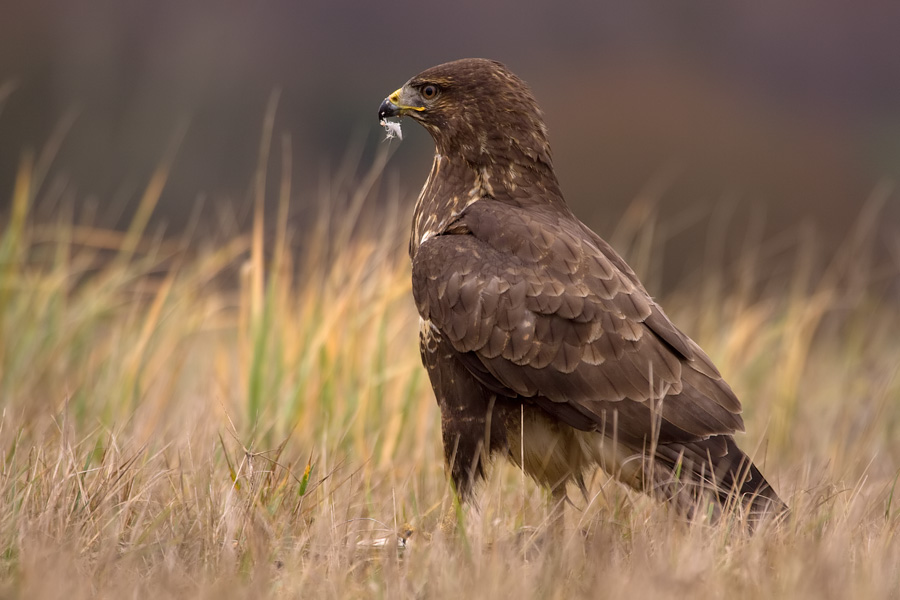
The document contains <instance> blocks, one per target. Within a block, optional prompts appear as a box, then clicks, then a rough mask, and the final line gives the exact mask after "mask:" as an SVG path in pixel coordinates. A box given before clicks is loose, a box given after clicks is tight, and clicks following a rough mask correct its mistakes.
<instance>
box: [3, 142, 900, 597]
mask: <svg viewBox="0 0 900 600" xmlns="http://www.w3.org/2000/svg"><path fill="white" fill-rule="evenodd" d="M381 158H383V156H382V157H381ZM381 158H380V159H379V160H381ZM377 176H378V165H376V169H375V170H374V171H373V173H372V175H371V177H370V178H369V179H367V180H364V181H363V184H362V185H361V187H360V189H350V190H345V191H346V197H344V199H343V200H344V204H343V206H344V207H345V208H346V210H341V211H336V210H334V211H323V212H322V216H321V217H320V222H319V225H318V226H317V227H314V228H311V229H310V230H309V231H310V233H308V234H306V236H305V237H304V238H303V239H300V240H297V239H292V235H294V234H292V233H291V232H290V231H289V230H288V228H287V227H286V226H285V223H287V222H288V219H287V218H286V215H287V209H288V202H287V198H289V197H290V194H291V190H290V180H289V178H287V177H282V180H281V182H280V187H281V190H280V193H279V198H278V204H279V207H280V208H279V210H278V212H277V214H274V215H263V212H262V208H261V207H262V196H263V193H264V192H263V190H265V189H266V184H265V181H264V177H263V171H260V174H259V176H258V179H257V181H256V186H255V190H256V191H255V207H256V212H255V217H254V225H253V228H252V231H251V232H250V233H248V234H247V235H241V234H237V233H233V234H232V233H230V232H231V228H225V229H227V231H226V232H225V233H222V234H221V235H219V236H209V237H207V238H204V239H198V238H197V237H196V236H192V235H191V234H190V233H188V234H186V235H184V236H179V237H178V238H177V239H167V238H165V237H164V236H154V235H152V234H151V233H150V232H148V231H147V228H146V225H147V222H148V219H149V216H150V214H151V213H152V211H153V208H154V205H155V204H156V201H157V199H158V197H159V192H160V190H161V189H162V186H163V184H164V181H165V177H166V166H165V165H163V166H161V167H160V170H159V171H158V172H157V173H156V175H155V176H154V177H153V179H152V180H151V182H150V184H149V185H148V186H147V189H146V192H145V195H144V198H143V200H142V202H141V206H140V209H139V210H138V212H137V215H136V216H135V218H134V221H133V222H132V225H131V228H130V229H129V230H128V231H127V232H124V233H117V232H114V231H109V230H104V229H98V228H96V227H93V226H92V225H91V223H90V220H85V219H84V218H83V217H81V216H78V215H77V214H76V213H75V211H72V210H66V209H65V208H64V207H57V209H56V210H54V211H53V212H52V213H51V214H53V215H54V216H53V217H52V218H48V217H46V216H44V217H36V216H34V214H35V212H36V209H35V201H34V198H35V197H36V196H37V195H38V192H39V189H40V186H41V185H42V181H43V179H44V177H45V170H44V169H43V168H42V162H41V161H40V160H38V161H35V162H32V161H30V160H28V159H27V158H26V159H25V160H23V161H22V166H21V168H20V170H19V177H18V180H17V183H16V188H15V190H14V192H13V198H12V210H11V212H10V213H9V214H8V215H7V218H6V220H5V221H4V222H3V223H2V233H0V235H2V237H0V407H2V414H0V498H2V500H0V596H2V597H23V598H55V597H60V598H62V597H65V598H96V597H108V598H120V597H154V598H165V597H184V596H188V597H211V598H217V599H221V598H230V597H253V598H259V597H279V598H280V597H328V598H332V597H366V598H368V597H383V598H444V597H453V598H469V597H478V598H494V597H500V598H504V597H513V598H522V599H524V598H572V597H605V596H609V597H623V596H626V595H628V596H631V597H635V598H644V597H647V598H655V597H687V596H691V597H701V598H724V597H728V598H769V597H783V598H877V597H897V596H898V595H900V540H898V534H900V502H898V501H896V500H895V499H894V492H895V484H896V482H897V478H898V469H900V375H898V365H900V310H898V307H897V305H896V296H895V297H894V299H893V300H892V301H891V300H888V299H886V298H888V296H885V295H883V294H882V290H883V288H885V287H886V286H885V285H884V284H885V282H886V281H889V280H891V279H893V280H896V278H897V276H898V273H897V270H896V268H894V269H893V271H892V269H891V268H890V267H875V266H874V265H873V263H872V261H871V260H870V252H869V249H868V246H869V245H870V243H871V236H870V235H869V234H870V232H871V231H872V222H874V221H875V220H876V219H877V217H878V203H879V202H878V199H877V197H876V198H875V200H873V201H872V202H870V203H869V204H867V205H866V206H867V207H868V208H865V209H863V212H862V214H861V217H860V222H859V224H858V226H857V228H856V229H855V230H854V232H853V234H852V235H851V236H850V237H849V238H848V239H847V241H846V242H845V244H844V246H843V248H842V250H841V251H840V252H839V253H838V255H837V257H836V258H835V259H834V260H833V261H832V262H831V263H830V264H829V265H828V266H827V267H826V268H825V269H824V270H820V269H816V268H814V267H813V266H812V265H813V264H814V263H815V260H816V257H815V253H814V251H812V250H810V249H809V248H810V246H808V245H805V244H803V243H788V244H784V245H781V246H779V245H778V244H777V243H776V244H774V246H773V245H768V246H766V245H763V244H749V245H748V247H747V249H746V250H745V251H744V252H743V253H742V255H741V257H740V260H739V261H738V262H737V263H735V264H729V265H721V264H716V262H715V261H710V263H709V264H708V265H706V266H705V268H704V271H703V272H702V273H698V275H697V279H696V280H695V281H693V282H691V284H690V285H688V284H685V285H684V286H683V288H682V289H680V290H675V291H673V292H672V293H671V294H668V295H667V297H665V298H662V302H663V304H664V306H666V309H667V311H668V312H669V314H670V316H672V317H673V319H674V320H675V321H676V322H677V323H678V324H679V325H680V326H681V327H682V328H683V329H684V330H685V331H686V332H688V333H689V334H690V335H692V336H693V337H694V338H695V339H697V340H698V341H699V342H700V344H701V345H702V346H703V347H704V348H706V349H707V351H708V352H709V354H710V355H711V356H712V357H713V359H714V360H715V362H716V363H717V364H718V365H719V367H720V369H721V370H722V372H723V373H724V374H725V376H726V378H727V379H728V380H729V381H730V382H731V384H732V386H733V387H734V388H735V390H736V391H737V392H738V395H739V396H740V397H741V398H742V399H743V402H744V407H745V417H746V423H747V432H748V433H747V434H746V435H743V436H741V439H740V443H741V444H742V445H743V446H744V447H745V448H747V449H748V450H750V451H752V452H753V454H755V456H756V459H757V462H758V463H759V464H761V465H762V468H763V470H764V472H765V473H766V474H767V476H768V478H769V480H770V481H772V482H773V484H774V485H775V487H776V489H778V490H779V492H780V494H781V496H782V497H783V498H785V499H786V500H787V501H788V502H789V504H790V505H791V506H792V509H793V511H792V513H791V517H790V519H789V520H787V521H786V522H785V523H783V524H781V525H780V526H778V527H771V528H768V529H764V530H762V531H760V532H758V533H757V534H756V535H753V536H748V535H746V534H745V533H743V532H742V530H740V529H739V528H735V527H731V526H729V525H728V524H727V523H726V524H723V525H721V526H716V527H710V526H707V525H702V524H694V525H691V524H688V523H684V522H683V521H681V520H680V519H679V518H678V517H677V515H674V514H673V513H672V512H671V511H669V510H667V509H666V507H665V506H664V505H661V504H659V503H657V502H654V501H652V500H650V499H647V498H644V497H642V496H639V495H636V494H634V493H632V492H630V491H627V490H625V489H623V488H622V487H620V486H618V485H617V484H616V483H614V482H611V481H608V480H607V479H606V478H605V477H603V476H602V474H598V475H597V476H596V477H595V478H594V480H593V481H591V482H590V489H591V498H590V500H589V501H588V502H585V501H584V500H583V499H581V498H580V495H577V494H576V493H573V490H570V497H571V498H572V500H573V504H574V506H573V507H567V515H566V526H565V528H564V531H562V532H558V531H557V532H554V535H553V536H549V537H548V536H546V535H544V533H545V529H546V524H545V518H546V516H547V497H546V495H545V493H544V492H542V491H541V490H540V489H538V488H536V487H535V485H534V484H533V483H532V482H530V481H528V480H525V479H523V478H522V477H521V475H520V473H519V472H517V471H515V470H514V469H513V468H511V467H509V466H508V465H505V464H503V465H498V466H497V468H495V469H494V470H493V473H492V476H491V477H490V479H489V481H488V482H487V484H486V485H485V487H484V489H483V490H482V494H481V501H480V510H479V511H477V512H473V511H470V512H468V513H466V514H465V515H464V529H463V530H464V534H462V535H458V536H455V537H447V536H445V535H442V533H441V530H440V527H439V522H440V518H441V515H442V514H443V513H444V511H447V510H449V509H450V508H451V496H450V494H449V492H448V488H447V485H446V482H445V479H444V475H443V465H442V457H441V450H440V432H439V419H438V414H437V407H436V405H435V402H434V399H433V396H432V393H431V390H430V387H429V385H428V382H427V378H426V376H425V374H424V371H423V369H422V367H421V365H420V362H419V357H418V349H417V332H418V317H417V315H416V312H415V307H414V306H413V303H412V299H411V294H410V283H409V266H408V258H407V257H406V253H405V241H406V235H407V234H406V223H407V221H408V215H409V212H410V210H411V207H409V206H402V207H400V206H393V205H392V206H388V207H386V208H384V209H382V210H381V212H380V213H379V214H373V213H372V212H371V211H369V212H366V210H367V209H366V208H365V206H364V204H365V202H364V200H365V196H366V189H367V188H366V186H368V185H370V184H371V182H372V178H374V177H377ZM879 193H880V192H879V191H876V194H875V195H876V196H878V195H879ZM331 200H333V199H329V201H331ZM644 209H646V206H644V207H642V206H641V205H636V208H635V209H634V210H633V211H632V213H630V214H629V215H628V217H627V218H626V220H625V221H623V222H625V223H631V225H630V226H628V227H623V228H621V229H620V230H619V232H618V235H617V241H616V245H617V246H618V247H619V248H620V250H622V251H623V252H624V253H625V254H626V256H627V257H628V258H629V259H630V260H632V261H633V262H634V263H635V266H636V267H637V268H638V270H639V271H640V272H641V273H643V274H645V275H647V276H648V277H650V278H651V280H652V274H653V272H654V268H655V265H657V262H656V261H657V259H658V257H659V252H660V247H659V246H660V244H661V242H660V240H662V239H664V237H665V236H664V235H661V234H660V224H658V223H655V221H654V219H653V215H652V211H649V210H644ZM359 215H364V216H365V218H362V217H360V216H359ZM267 225H268V226H267ZM788 239H793V238H792V237H791V236H788ZM298 247H299V248H303V249H304V250H303V251H302V252H289V251H288V248H298ZM764 247H769V248H772V247H775V248H776V250H775V251H776V252H777V253H778V254H777V255H775V256H773V255H766V254H764V253H763V248H764ZM898 249H900V248H898ZM775 259H778V261H777V262H778V263H779V264H781V265H783V267H784V269H785V270H786V271H787V272H789V273H791V275H790V276H789V277H788V278H786V279H785V278H781V279H777V281H780V282H781V283H780V284H767V283H766V282H767V281H771V278H770V277H769V276H768V275H769V273H764V272H763V271H764V269H763V268H762V266H761V265H765V264H772V262H773V261H774V260H775ZM784 281H788V284H787V285H784V284H783V283H784ZM892 302H893V303H892ZM409 531H412V534H411V535H409ZM397 532H400V534H401V535H402V536H403V537H404V538H406V540H405V542H404V544H401V545H402V547H400V548H398V536H397ZM385 540H386V541H385Z"/></svg>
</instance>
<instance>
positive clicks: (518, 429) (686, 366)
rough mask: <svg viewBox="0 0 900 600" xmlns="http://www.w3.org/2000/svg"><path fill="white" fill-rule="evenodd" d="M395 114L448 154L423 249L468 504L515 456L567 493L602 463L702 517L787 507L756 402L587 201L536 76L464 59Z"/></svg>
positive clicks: (422, 302) (418, 88)
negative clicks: (745, 435) (750, 432)
mask: <svg viewBox="0 0 900 600" xmlns="http://www.w3.org/2000/svg"><path fill="white" fill-rule="evenodd" d="M378 117H379V119H381V120H382V122H383V121H384V119H385V118H388V117H411V118H412V119H413V120H415V121H416V122H418V123H419V124H421V125H422V126H423V127H425V129H427V130H428V132H429V133H430V134H431V136H432V138H434V143H435V147H436V148H435V155H434V163H433V165H432V167H431V173H430V174H429V176H428V179H427V180H426V182H425V187H424V188H423V189H422V193H421V194H420V195H419V198H418V201H417V203H416V207H415V214H414V217H413V224H412V236H411V238H410V243H409V254H410V257H411V259H412V280H413V294H414V296H415V302H416V306H417V307H418V310H419V314H420V315H421V317H422V320H421V330H420V348H421V353H422V362H423V363H424V365H425V367H426V369H427V370H428V375H429V377H430V379H431V384H432V387H433V388H434V393H435V396H436V397H437V402H438V404H439V405H440V410H441V426H442V431H443V442H444V452H445V457H446V461H447V465H448V469H449V472H450V476H451V478H452V481H453V483H454V485H455V487H456V490H457V493H458V494H459V496H460V498H461V499H462V500H463V501H466V500H469V499H471V496H472V492H473V486H474V484H475V483H476V482H477V481H478V480H479V479H480V478H482V477H483V475H484V468H485V465H486V463H487V462H488V461H489V459H490V457H491V456H492V455H493V454H495V453H501V454H504V455H506V456H507V457H508V458H509V459H510V460H512V461H513V462H514V463H515V464H517V465H518V466H520V467H521V468H523V469H524V470H525V472H526V473H528V474H529V475H530V476H531V477H533V478H534V479H535V480H536V481H538V482H539V483H541V484H543V485H545V486H547V487H549V488H550V489H551V490H552V491H553V493H554V496H555V497H556V498H557V499H559V500H561V499H562V498H564V497H565V488H566V484H567V483H568V482H569V481H573V482H574V483H576V484H577V485H579V486H580V487H581V488H582V490H583V491H584V487H585V486H584V480H583V475H584V474H585V473H586V472H589V470H590V469H593V468H595V467H596V466H599V467H600V468H602V469H603V470H604V471H605V472H606V473H608V474H610V475H612V476H614V477H616V478H617V479H619V480H620V481H622V482H624V483H626V484H628V485H630V486H632V487H634V488H636V489H638V490H642V491H645V492H648V493H651V494H653V495H655V496H657V497H662V498H665V499H667V500H670V501H672V502H673V503H674V504H675V505H676V506H677V507H679V509H681V510H682V511H683V512H684V513H686V514H688V515H691V514H695V513H696V510H697V509H698V507H699V508H700V509H701V510H702V512H701V513H700V514H704V515H705V514H707V513H708V512H709V511H711V510H712V511H714V512H715V513H716V514H719V512H720V511H721V509H722V507H723V506H727V505H729V503H730V504H731V505H733V506H735V507H739V508H740V509H741V510H745V511H747V514H749V515H756V516H758V515H760V514H762V513H765V512H768V511H770V510H772V511H774V512H780V511H782V510H783V509H784V508H785V505H784V504H783V503H782V501H781V500H780V499H779V498H778V496H777V494H776V493H775V491H774V490H773V489H772V487H771V486H770V485H769V484H768V482H766V480H765V478H764V477H763V476H762V474H761V473H760V472H759V470H758V469H757V468H756V466H755V465H754V464H753V463H752V462H751V460H750V459H749V458H748V457H747V455H746V454H744V452H742V451H741V450H740V449H739V448H738V447H737V445H736V444H735V441H734V437H733V434H734V433H735V432H736V431H743V429H744V424H743V420H742V419H741V415H740V413H741V404H740V402H739V401H738V399H737V398H736V397H735V395H734V393H733V392H732V390H731V388H730V387H729V386H728V384H727V383H725V381H723V380H722V377H721V375H720V374H719V371H718V370H717V369H716V367H715V366H714V365H713V363H712V362H711V361H710V359H709V357H708V356H707V355H706V354H705V353H704V352H703V350H701V349H700V347H699V346H698V345H697V344H696V343H694V341H693V340H691V339H690V338H689V337H688V336H686V335H685V334H684V333H682V332H681V331H680V330H679V329H678V328H677V327H675V325H674V324H673V323H672V322H671V321H670V320H669V318H668V317H667V316H666V314H665V313H664V312H663V310H662V308H660V307H659V305H658V304H657V303H656V302H655V301H654V300H653V298H651V297H650V295H649V294H648V293H647V291H646V290H645V289H644V286H643V285H642V284H641V282H640V281H638V278H637V276H635V274H634V271H632V270H631V268H630V267H629V266H628V265H627V264H626V263H625V261H624V260H623V259H622V257H620V256H619V255H618V254H617V253H616V252H615V250H613V249H612V247H611V246H610V245H609V244H607V243H606V242H605V241H603V240H602V239H601V238H600V237H599V236H598V235H597V234H596V233H594V232H593V231H591V230H590V229H589V228H588V227H587V226H586V225H585V224H584V223H582V222H581V221H579V220H578V218H576V217H575V215H573V214H572V212H571V211H570V210H569V207H568V206H567V205H566V202H565V200H564V199H563V196H562V193H561V192H560V188H559V183H558V182H557V179H556V175H555V174H554V171H553V163H552V160H551V155H550V144H549V143H548V141H547V127H546V126H545V125H544V120H543V116H542V113H541V111H540V109H539V108H538V105H537V103H536V101H535V99H534V97H533V96H532V94H531V91H530V90H529V89H528V87H527V85H526V84H525V83H524V82H523V81H522V80H521V79H519V78H518V77H516V76H515V75H514V74H512V73H511V72H510V71H509V70H508V69H507V68H506V67H505V66H504V65H502V64H500V63H498V62H494V61H490V60H484V59H465V60H458V61H455V62H450V63H447V64H443V65H439V66H436V67H432V68H430V69H428V70H426V71H423V72H422V73H420V74H419V75H416V76H415V77H413V78H412V79H410V80H409V81H408V82H406V84H405V85H404V86H403V87H401V88H400V89H399V90H397V91H395V92H394V93H393V94H391V95H390V96H388V97H387V98H386V99H385V100H384V102H383V103H382V104H381V107H380V109H379V111H378ZM735 500H739V502H736V501H735Z"/></svg>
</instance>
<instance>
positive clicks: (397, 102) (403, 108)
mask: <svg viewBox="0 0 900 600" xmlns="http://www.w3.org/2000/svg"><path fill="white" fill-rule="evenodd" d="M402 92H403V88H400V89H399V90H397V91H395V92H394V93H393V94H391V95H390V96H388V97H387V98H385V99H384V102H382V103H381V106H380V107H379V108H378V120H379V121H383V120H384V119H387V118H389V117H402V116H405V115H406V114H408V113H409V112H410V111H416V112H422V111H423V110H425V107H424V106H413V105H410V104H406V103H404V102H403V99H402V98H401V94H402Z"/></svg>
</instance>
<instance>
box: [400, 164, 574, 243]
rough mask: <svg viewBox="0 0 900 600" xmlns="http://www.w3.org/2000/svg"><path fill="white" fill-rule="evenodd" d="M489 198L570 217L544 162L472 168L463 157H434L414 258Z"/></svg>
mask: <svg viewBox="0 0 900 600" xmlns="http://www.w3.org/2000/svg"><path fill="white" fill-rule="evenodd" d="M482 198H490V199H493V200H497V201H499V202H506V203H509V204H514V205H518V206H528V205H535V204H540V205H545V206H547V205H549V206H557V207H558V208H559V209H560V210H565V211H568V208H567V207H566V204H565V202H564V201H563V198H562V194H561V193H560V190H559V183H558V182H557V179H556V175H555V174H554V172H553V167H552V165H551V164H550V163H549V158H548V159H547V161H546V162H545V161H542V160H531V159H526V160H518V161H514V160H510V159H508V158H502V159H496V158H495V159H492V160H490V161H488V160H481V161H478V162H473V161H471V160H468V159H467V158H465V157H464V156H462V155H461V154H458V153H457V154H452V155H445V154H442V153H441V152H440V149H439V150H438V151H437V152H436V153H435V156H434V162H433V163H432V165H431V172H430V173H429V175H428V179H427V180H426V181H425V186H424V187H423V188H422V192H421V193H420V194H419V198H418V200H417V201H416V208H415V212H414V215H413V225H412V233H411V237H410V245H409V250H410V256H414V255H415V252H416V250H417V249H418V247H419V246H420V245H421V244H422V243H423V242H424V241H425V240H427V239H428V238H429V237H432V236H434V235H440V234H442V233H444V232H445V231H446V230H447V228H448V227H449V226H450V225H451V224H452V223H453V221H455V220H456V218H457V217H458V216H459V215H460V214H462V212H463V211H464V210H465V209H466V208H467V207H468V206H470V205H471V204H472V203H473V202H477V201H478V200H481V199H482Z"/></svg>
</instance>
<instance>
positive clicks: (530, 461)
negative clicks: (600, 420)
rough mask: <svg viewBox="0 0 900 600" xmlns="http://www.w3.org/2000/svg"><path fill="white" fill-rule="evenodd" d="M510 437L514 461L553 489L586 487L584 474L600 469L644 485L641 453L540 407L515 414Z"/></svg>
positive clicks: (524, 408)
mask: <svg viewBox="0 0 900 600" xmlns="http://www.w3.org/2000/svg"><path fill="white" fill-rule="evenodd" d="M523 417H524V419H523ZM506 435H507V441H508V444H509V458H510V460H512V462H513V463H515V464H516V465H517V466H519V467H520V468H521V469H522V470H524V471H525V472H526V473H527V474H528V475H529V476H530V477H532V478H533V479H534V480H535V481H537V482H538V483H541V484H543V485H545V486H547V487H549V488H551V489H554V488H557V487H559V486H560V485H565V484H566V483H567V482H568V481H570V480H572V481H574V482H575V483H577V484H578V485H582V477H583V475H584V474H585V473H587V472H589V471H590V470H591V469H593V468H595V467H598V466H599V467H600V468H601V469H603V471H604V472H605V473H606V474H607V475H610V476H614V477H615V478H617V479H619V480H620V481H622V482H623V483H626V484H628V485H631V486H632V487H635V488H640V486H641V479H642V470H641V468H642V464H643V461H642V460H641V456H640V454H636V453H635V452H634V451H632V450H630V449H628V448H627V447H625V446H623V445H622V444H619V443H617V442H616V441H615V440H613V439H611V438H609V437H607V436H605V435H603V434H602V433H600V432H597V431H581V430H579V429H575V428H573V427H570V426H568V425H566V424H565V423H562V422H560V421H558V420H556V419H553V418H552V417H550V416H549V415H547V413H545V412H544V411H543V410H541V409H540V408H538V407H535V406H531V405H523V406H522V409H521V411H519V412H518V414H516V412H513V414H512V415H511V417H510V418H509V419H508V420H507V429H506ZM523 440H524V443H523Z"/></svg>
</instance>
